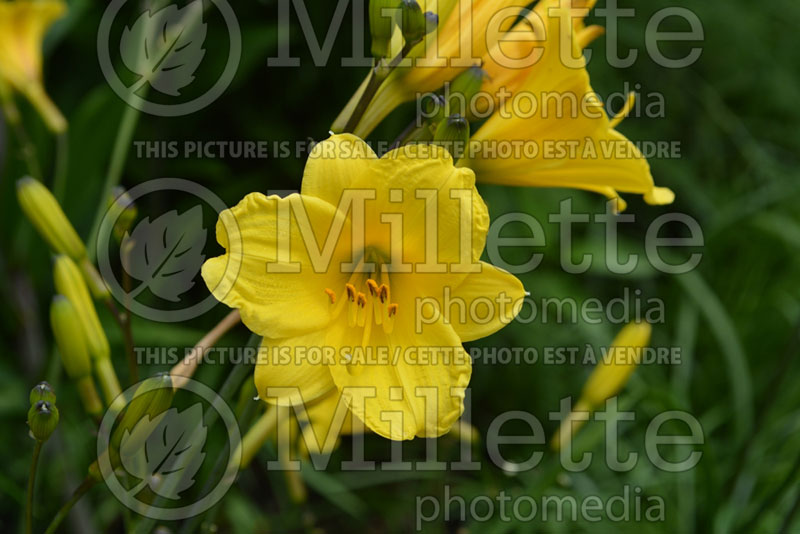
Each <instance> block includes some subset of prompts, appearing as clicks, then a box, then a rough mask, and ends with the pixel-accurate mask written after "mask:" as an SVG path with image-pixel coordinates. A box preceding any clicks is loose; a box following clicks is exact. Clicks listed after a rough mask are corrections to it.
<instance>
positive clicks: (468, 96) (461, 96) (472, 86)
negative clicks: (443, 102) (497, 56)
mask: <svg viewBox="0 0 800 534" xmlns="http://www.w3.org/2000/svg"><path fill="white" fill-rule="evenodd" d="M486 76H487V75H486V71H484V70H483V69H482V68H480V67H478V66H477V65H476V66H472V67H470V68H468V69H467V70H465V71H464V72H462V73H461V74H459V75H458V76H456V78H455V79H454V80H453V81H452V82H450V84H449V85H448V86H447V88H446V94H447V112H448V113H449V114H451V115H452V114H454V113H457V114H459V115H461V116H462V117H467V116H468V114H469V112H470V109H472V108H473V107H474V106H472V105H471V104H472V100H473V99H474V98H475V95H477V94H478V92H480V90H481V86H482V85H483V81H484V80H485V79H486Z"/></svg>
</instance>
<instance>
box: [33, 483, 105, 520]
mask: <svg viewBox="0 0 800 534" xmlns="http://www.w3.org/2000/svg"><path fill="white" fill-rule="evenodd" d="M95 484H97V481H96V480H95V479H93V478H92V477H86V478H85V479H83V482H81V485H80V486H78V487H77V488H76V489H75V492H74V493H73V494H72V497H70V498H69V500H68V501H67V502H65V503H64V506H62V507H61V509H60V510H59V511H58V512H57V513H56V515H55V516H54V517H53V520H52V521H50V525H49V526H48V527H47V530H45V531H44V534H53V533H54V532H55V531H56V530H57V529H58V526H59V525H60V524H61V522H62V521H64V519H65V518H66V517H67V515H69V511H70V510H72V507H73V506H75V503H76V502H78V501H79V500H81V497H83V496H84V495H86V494H87V493H88V492H89V490H90V489H92V488H93V487H94V485H95Z"/></svg>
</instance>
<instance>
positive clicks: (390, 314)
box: [383, 302, 398, 334]
mask: <svg viewBox="0 0 800 534" xmlns="http://www.w3.org/2000/svg"><path fill="white" fill-rule="evenodd" d="M397 307H398V306H397V303H396V302H394V303H392V304H389V306H388V307H387V309H386V319H385V320H384V321H383V331H384V332H386V333H387V334H391V333H392V330H394V318H395V316H397Z"/></svg>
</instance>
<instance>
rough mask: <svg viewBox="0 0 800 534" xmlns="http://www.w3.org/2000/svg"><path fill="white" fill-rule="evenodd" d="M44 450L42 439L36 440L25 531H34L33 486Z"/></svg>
mask: <svg viewBox="0 0 800 534" xmlns="http://www.w3.org/2000/svg"><path fill="white" fill-rule="evenodd" d="M41 452H42V441H41V440H38V439H37V440H36V446H35V447H34V448H33V457H32V458H31V472H30V475H29V476H28V500H27V502H26V505H25V532H26V533H27V534H31V532H33V486H34V482H35V481H36V468H37V467H38V466H39V454H40V453H41Z"/></svg>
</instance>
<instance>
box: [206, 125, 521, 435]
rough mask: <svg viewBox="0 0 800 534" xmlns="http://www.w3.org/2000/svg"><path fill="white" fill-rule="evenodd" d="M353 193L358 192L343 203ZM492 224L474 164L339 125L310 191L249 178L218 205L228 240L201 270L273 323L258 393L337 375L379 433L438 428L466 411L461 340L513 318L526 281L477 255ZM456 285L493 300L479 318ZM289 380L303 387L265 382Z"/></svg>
mask: <svg viewBox="0 0 800 534" xmlns="http://www.w3.org/2000/svg"><path fill="white" fill-rule="evenodd" d="M359 196H360V198H361V199H362V200H363V202H361V203H360V204H359V201H358V200H357V198H358V197H359ZM348 197H349V198H350V199H351V200H352V202H351V203H350V204H352V207H350V204H346V205H345V206H344V207H342V206H341V204H342V203H344V202H345V200H346V199H347V198H348ZM340 201H342V202H341V203H340ZM337 206H338V207H337ZM359 206H360V207H359ZM290 214H291V215H292V216H291V218H290ZM236 227H238V234H237V235H234V236H231V235H230V234H229V233H226V232H225V228H236ZM488 227H489V215H488V212H487V209H486V206H485V205H484V203H483V200H482V199H481V197H480V196H479V194H478V192H477V190H476V189H475V176H474V174H473V172H472V171H471V170H469V169H459V168H456V167H455V166H454V165H453V161H452V158H451V157H450V156H449V154H448V153H447V152H446V151H445V150H444V149H442V148H441V147H436V146H432V145H413V146H405V147H401V148H399V149H396V150H393V151H391V152H389V153H388V154H386V155H385V156H384V157H382V158H378V157H377V156H376V155H375V153H374V152H372V149H371V148H370V147H369V146H368V145H366V143H364V142H363V141H362V140H361V139H359V138H357V137H355V136H352V135H337V136H333V137H331V138H330V139H328V140H326V141H324V142H322V143H319V144H318V145H316V146H315V147H314V150H313V151H312V153H311V155H310V157H309V160H308V163H307V165H306V168H305V172H304V175H303V183H302V190H301V194H300V195H296V194H295V195H290V196H288V197H286V198H279V197H277V196H269V197H266V196H264V195H261V194H259V193H252V194H250V195H248V196H246V197H245V198H244V199H243V200H242V201H241V202H240V203H239V204H238V205H237V206H235V207H234V208H232V209H230V210H226V211H224V212H223V213H222V214H221V215H220V221H219V223H218V225H217V239H218V241H219V242H220V244H221V245H222V246H223V247H225V248H226V249H227V253H226V254H225V255H224V256H221V257H218V258H213V259H210V260H208V261H207V262H206V263H205V264H204V266H203V271H202V274H203V278H204V279H205V281H206V284H207V285H208V287H209V288H210V289H211V291H212V293H213V294H214V295H215V296H216V297H217V299H219V300H220V301H222V302H224V303H225V304H227V305H229V306H231V307H234V308H238V309H239V310H240V312H241V316H242V321H243V322H244V323H245V324H246V325H247V326H248V328H250V329H251V330H252V331H253V332H255V333H256V334H259V335H262V336H264V341H263V344H262V351H261V353H260V357H259V362H258V365H257V367H256V372H255V380H256V386H257V388H258V391H259V395H260V397H261V398H262V399H265V400H267V401H270V402H276V403H278V404H283V405H286V404H297V403H300V402H301V401H302V402H309V401H311V400H313V399H316V398H319V397H321V396H323V395H326V394H329V393H330V392H331V391H332V390H334V388H335V389H336V390H338V391H339V392H340V393H341V395H342V397H343V398H344V400H345V403H346V405H347V407H348V408H349V409H350V410H351V411H352V412H353V413H354V414H355V415H356V416H357V417H358V418H359V419H361V420H362V421H363V422H364V423H365V424H366V426H367V427H368V428H369V429H371V430H373V431H374V432H376V433H378V434H380V435H382V436H385V437H388V438H391V439H411V438H413V437H414V436H425V437H433V436H439V435H441V434H444V433H445V432H447V431H448V430H449V428H450V427H451V425H452V424H453V423H454V422H455V421H456V420H457V419H458V417H459V416H460V415H461V412H462V411H463V397H464V390H465V388H466V386H467V384H468V383H469V379H470V375H471V361H470V358H469V355H468V354H467V353H466V352H465V351H464V349H463V347H462V346H461V343H462V341H467V340H473V339H478V338H481V337H484V336H487V335H489V334H491V333H493V332H495V331H497V330H499V329H500V328H502V327H503V326H504V325H505V324H507V323H508V322H510V321H511V320H513V318H514V316H515V315H516V313H517V312H518V310H519V306H520V305H521V300H522V298H523V296H524V290H523V288H522V285H521V284H520V282H519V281H518V280H517V279H516V278H515V277H513V276H512V275H510V274H508V273H506V272H505V271H501V270H500V269H497V268H495V267H493V266H491V265H489V264H486V263H483V262H480V260H479V258H480V256H481V253H482V252H483V249H484V245H485V240H486V234H487V231H488ZM320 242H322V243H324V245H323V246H320V244H319V243H320ZM314 249H316V250H314ZM321 251H322V252H325V254H326V255H327V257H326V258H324V261H322V262H321V259H322V255H323V254H322V252H321ZM229 262H231V263H229ZM231 265H233V268H231ZM237 272H238V275H237ZM445 295H446V296H447V297H449V300H450V301H451V302H452V301H457V302H460V303H462V304H463V307H464V309H466V310H469V309H470V306H471V305H473V304H474V303H475V302H476V301H480V303H483V304H487V305H488V307H489V309H488V310H487V309H486V308H485V307H483V308H482V309H483V310H484V311H482V312H481V314H480V315H481V317H480V320H477V317H476V316H474V315H475V314H470V315H469V316H467V315H466V314H464V313H456V315H458V317H455V318H450V317H449V312H448V310H447V309H446V306H447V305H448V304H447V303H446V302H444V301H443V299H444V296H445ZM426 299H427V300H426ZM421 302H426V303H427V305H428V307H427V308H425V310H427V311H424V310H422V309H421ZM453 307H454V308H458V306H455V305H454V306H453ZM487 312H488V313H487ZM423 314H424V317H425V319H426V320H425V321H421V320H420V319H421V317H422V315H423ZM315 351H316V352H315ZM320 353H321V354H323V355H324V357H323V358H321V359H317V360H315V358H314V355H315V354H317V355H319V354H320ZM281 387H283V388H293V389H291V390H290V392H289V393H286V394H281V393H278V394H276V393H272V394H269V393H268V391H267V389H268V388H281ZM273 391H275V390H274V389H273ZM270 397H273V398H272V399H270Z"/></svg>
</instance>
